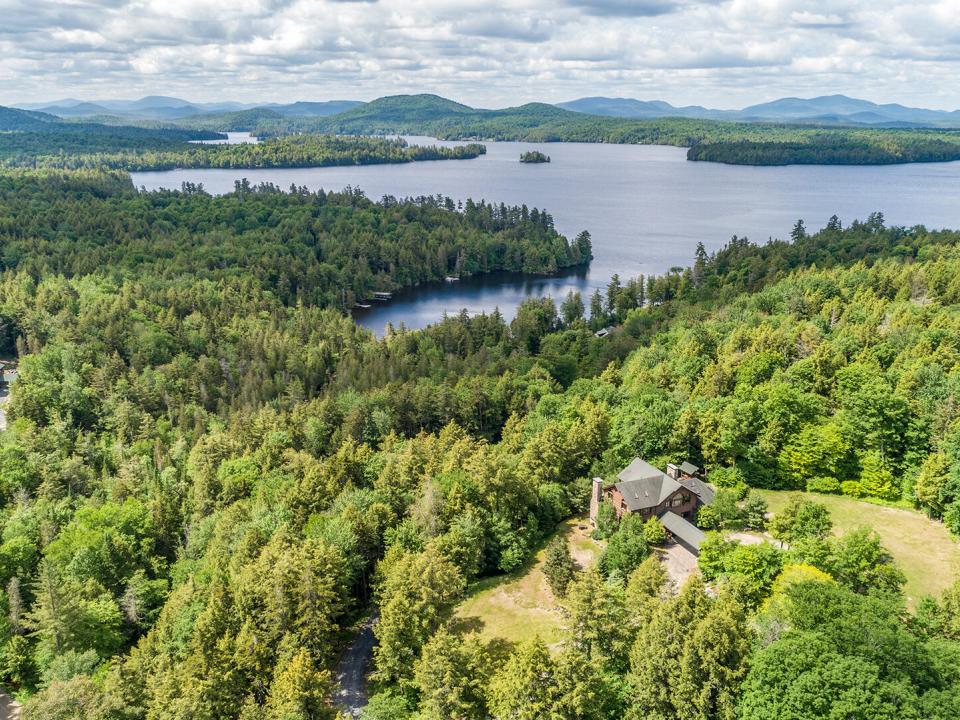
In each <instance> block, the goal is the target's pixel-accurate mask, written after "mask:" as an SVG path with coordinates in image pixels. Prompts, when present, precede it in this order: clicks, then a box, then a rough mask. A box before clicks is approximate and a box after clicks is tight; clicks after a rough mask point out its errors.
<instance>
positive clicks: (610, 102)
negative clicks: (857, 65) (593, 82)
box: [557, 95, 960, 128]
mask: <svg viewBox="0 0 960 720" xmlns="http://www.w3.org/2000/svg"><path fill="white" fill-rule="evenodd" d="M557 107H562V108H565V109H567V110H574V111H576V112H583V113H589V114H591V115H605V116H610V117H623V118H637V119H643V118H661V117H688V118H701V119H710V120H737V121H741V122H743V121H748V122H749V121H753V122H786V123H796V122H801V123H825V124H839V125H876V126H884V127H942V128H954V127H960V111H957V110H954V111H952V112H951V111H945V110H927V109H924V108H912V107H907V106H905V105H898V104H895V103H890V104H886V105H878V104H877V103H873V102H870V101H869V100H860V99H858V98H851V97H847V96H846V95H824V96H821V97H814V98H795V97H788V98H780V99H779V100H774V101H772V102H767V103H760V104H758V105H750V106H749V107H745V108H743V109H742V110H713V109H709V108H704V107H701V106H699V105H690V106H686V107H674V106H673V105H671V104H670V103H667V102H663V101H662V100H634V99H631V98H604V97H589V98H580V99H579V100H572V101H570V102H566V103H560V104H559V105H558V106H557Z"/></svg>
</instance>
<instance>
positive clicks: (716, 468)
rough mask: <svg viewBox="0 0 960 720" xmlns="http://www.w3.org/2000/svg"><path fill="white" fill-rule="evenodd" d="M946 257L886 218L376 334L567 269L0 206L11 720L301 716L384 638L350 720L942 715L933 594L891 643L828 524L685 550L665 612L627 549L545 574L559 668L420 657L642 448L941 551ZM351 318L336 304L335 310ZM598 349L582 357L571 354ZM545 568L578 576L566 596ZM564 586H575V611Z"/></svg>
mask: <svg viewBox="0 0 960 720" xmlns="http://www.w3.org/2000/svg"><path fill="white" fill-rule="evenodd" d="M958 243H960V234H958V233H955V232H946V231H943V232H930V231H927V230H926V229H925V228H922V227H915V228H909V229H907V228H888V227H886V226H885V224H884V222H883V218H882V216H880V215H879V214H877V215H874V216H871V217H870V218H869V219H868V220H867V221H866V222H855V223H853V224H851V225H850V226H849V227H847V228H842V227H841V223H840V221H839V220H838V219H834V220H832V221H831V222H830V224H829V225H828V226H827V227H826V228H825V229H823V230H822V231H820V232H817V233H813V234H810V233H807V231H806V229H805V228H804V227H803V225H802V224H801V223H798V224H797V226H796V227H795V228H794V229H793V232H792V233H791V238H790V240H789V241H783V242H774V243H769V244H766V245H762V246H758V245H755V244H752V243H750V242H749V241H747V240H745V239H741V238H734V239H733V240H732V241H731V243H730V244H729V245H728V246H727V247H726V248H725V249H723V250H721V251H719V252H717V253H715V254H714V255H711V256H708V255H707V254H706V253H705V252H703V250H702V248H701V249H700V250H699V251H698V253H697V256H696V257H695V258H694V262H693V264H692V265H691V267H690V268H687V269H685V270H677V271H674V272H671V273H668V274H667V275H664V276H658V277H651V278H635V279H632V280H624V281H621V280H620V279H619V278H614V279H613V280H612V281H611V283H610V285H609V287H608V288H607V291H606V293H597V294H596V295H595V296H593V297H591V298H581V297H579V296H578V295H576V294H571V295H570V296H568V297H567V298H566V299H565V300H564V301H563V302H562V303H561V304H560V306H559V307H558V306H556V305H555V304H554V303H553V301H551V300H549V299H532V300H528V301H527V302H525V303H524V304H523V305H522V306H521V308H520V309H519V311H518V313H517V316H516V317H515V318H514V319H513V320H511V321H510V322H507V321H506V320H505V319H504V318H503V317H502V316H500V315H499V314H497V313H494V314H492V315H481V316H476V317H470V316H468V315H467V314H466V313H464V314H462V315H458V316H455V317H449V318H446V319H445V320H444V321H442V322H440V323H438V324H437V325H435V326H433V327H430V328H427V329H425V330H422V331H416V332H411V331H406V330H403V329H402V328H398V329H395V330H394V331H393V332H389V333H388V334H387V336H386V337H385V338H384V339H383V340H376V339H375V338H373V337H372V336H371V335H370V334H369V333H367V332H366V331H364V330H362V329H361V328H359V327H358V326H357V325H356V324H354V323H353V322H352V321H351V320H350V319H349V317H347V316H345V315H344V314H343V313H342V311H341V310H340V308H342V307H343V306H344V305H345V304H349V303H350V302H351V299H352V297H362V296H363V293H365V292H367V291H369V290H371V289H374V288H392V287H397V286H402V285H406V284H410V283H413V282H416V281H418V280H424V279H430V278H431V277H434V276H436V275H442V274H444V273H445V272H449V271H450V270H451V269H454V268H455V267H456V266H457V265H458V264H461V265H462V266H463V268H464V269H466V270H467V271H471V270H473V271H480V270H483V269H490V268H493V267H506V266H508V265H511V266H515V267H522V268H529V269H539V270H541V271H548V270H550V269H552V268H553V267H555V266H559V265H560V264H563V263H571V262H574V261H584V260H586V259H588V258H589V256H590V243H589V236H587V235H582V236H581V237H579V238H577V239H576V240H575V241H573V242H568V241H567V240H566V239H564V238H563V237H561V236H559V235H558V234H557V233H556V232H555V230H554V229H553V227H552V221H551V219H550V216H549V214H548V213H546V212H544V211H543V210H528V209H526V208H509V207H504V206H491V205H489V204H486V203H472V202H471V203H467V204H465V205H464V206H463V207H462V208H461V207H457V206H456V205H455V204H454V203H453V202H452V201H447V200H446V199H443V198H421V199H418V200H404V201H400V200H395V199H393V198H384V199H383V200H381V201H380V202H372V201H370V200H368V199H367V198H365V197H364V196H363V195H362V194H361V193H359V192H358V191H346V192H342V193H323V192H319V193H309V192H307V191H305V190H302V189H297V188H292V189H291V192H288V193H283V192H280V191H279V190H277V189H276V188H272V187H269V186H267V187H260V188H251V187H249V186H247V185H245V184H243V183H240V184H238V187H237V188H236V191H235V192H234V193H231V194H229V195H226V196H223V197H220V198H212V197H210V196H209V195H207V194H205V193H203V192H202V189H200V188H195V187H186V188H184V189H183V190H182V191H180V192H159V193H136V192H134V191H133V189H132V187H130V185H129V181H128V180H127V179H125V178H124V177H123V176H120V175H115V174H109V173H100V172H96V173H94V172H44V173H41V172H28V171H16V172H6V173H4V174H2V175H0V247H2V253H3V254H2V259H3V266H4V272H3V275H2V277H0V328H2V330H0V346H2V348H3V351H4V352H5V353H7V354H8V355H16V356H17V357H18V360H19V369H20V375H19V379H18V380H17V382H16V385H15V386H14V391H13V395H12V398H11V400H10V401H9V403H8V405H7V406H6V410H7V417H8V420H9V427H8V429H7V430H5V431H3V432H2V433H0V481H2V482H0V503H2V510H0V586H2V593H0V602H2V606H3V610H4V612H3V613H0V618H2V619H0V648H2V652H0V655H2V657H0V675H2V678H0V679H2V681H3V683H4V684H5V685H6V686H7V687H9V688H11V689H13V690H15V691H17V692H20V693H21V694H23V695H24V696H25V697H26V696H30V699H29V700H28V701H27V704H26V707H25V717H26V718H27V720H39V719H41V718H42V719H43V720H67V719H68V718H69V719H73V718H95V719H96V720H175V719H176V720H181V719H182V718H188V717H189V718H196V719H210V720H213V719H220V718H223V719H226V718H243V719H244V720H254V719H263V720H268V719H269V720H274V719H276V718H283V719H284V720H292V719H297V720H317V719H318V718H325V717H331V718H332V717H333V716H334V714H335V711H334V709H333V707H332V705H331V704H330V698H331V693H332V683H333V679H332V676H331V668H332V666H333V663H334V661H335V658H336V656H337V653H338V651H339V649H340V648H342V647H343V645H344V643H345V642H346V641H347V639H348V638H349V629H350V628H351V626H352V625H353V623H354V622H355V621H356V619H357V618H358V617H360V616H362V615H363V614H365V613H366V612H368V610H369V609H370V607H371V603H374V604H375V605H376V606H377V607H378V608H379V612H380V622H379V624H378V626H377V635H378V639H379V646H378V649H377V653H376V658H375V665H376V667H375V671H376V672H375V680H376V685H375V687H374V690H375V694H374V696H373V698H372V702H371V705H370V707H369V708H368V710H367V712H366V717H367V718H369V719H370V720H388V719H397V720H399V719H401V718H413V717H418V718H432V719H436V720H440V719H441V718H444V719H446V718H487V717H497V718H507V717H510V718H530V720H534V718H537V719H539V718H543V717H557V718H597V719H600V718H609V719H611V720H613V719H614V718H636V719H637V720H640V718H651V717H656V718H678V719H679V718H691V717H692V718H703V719H707V718H711V719H712V718H723V719H726V718H740V719H741V720H761V719H766V718H771V717H777V718H788V719H796V720H801V719H803V720H810V719H814V720H816V719H817V718H824V720H826V719H827V718H831V719H832V718H837V717H862V718H871V719H886V718H890V720H893V719H894V718H917V719H919V718H926V719H934V720H936V719H940V718H942V719H943V720H947V718H955V717H957V714H958V712H960V677H958V675H957V668H958V667H960V629H958V627H957V623H956V616H957V611H958V608H960V585H958V586H957V587H955V588H953V589H952V590H950V591H948V592H947V593H946V594H945V595H944V597H943V598H940V599H933V598H930V599H925V600H923V601H921V602H920V603H919V604H918V605H917V606H916V607H915V608H914V609H913V610H912V611H910V612H908V611H907V610H906V607H905V601H904V598H903V595H902V589H901V588H902V575H901V574H900V573H899V571H898V570H897V568H896V567H895V566H894V565H893V564H892V562H891V560H890V556H889V553H887V552H886V551H885V549H884V548H883V547H882V546H880V545H879V543H878V542H877V539H876V537H875V536H872V535H870V534H869V533H867V532H854V533H849V534H847V535H844V536H841V537H838V538H831V537H829V536H828V534H829V527H830V525H829V518H828V517H824V512H823V510H822V508H820V507H817V506H816V504H803V503H795V505H794V506H793V507H792V508H791V509H790V511H789V512H783V513H778V515H777V516H776V517H775V521H776V522H775V524H774V525H772V526H771V528H770V530H771V532H773V533H774V534H775V536H776V537H778V538H783V539H785V540H786V541H787V543H788V545H789V549H786V550H785V549H780V548H778V547H774V546H772V545H769V544H768V545H758V546H738V545H735V544H729V543H727V542H726V541H724V540H722V539H721V538H720V537H719V536H716V537H713V536H711V538H710V540H709V542H708V543H707V546H706V547H705V551H704V553H703V554H702V559H701V563H702V566H703V574H704V577H705V579H706V580H707V581H709V582H710V583H711V585H712V586H713V587H714V588H715V589H716V591H717V592H711V593H709V594H708V593H707V592H706V591H705V587H704V585H703V583H702V582H700V581H699V580H693V581H691V582H690V583H688V584H687V585H686V586H685V587H683V588H678V590H679V594H676V595H674V594H672V593H670V592H669V588H668V584H667V582H666V580H665V578H664V576H663V574H662V570H661V569H660V566H659V564H658V563H656V562H652V561H644V558H645V557H646V556H647V554H648V547H649V545H650V544H654V543H656V542H658V538H657V534H656V532H653V530H655V528H653V529H651V530H650V531H648V529H647V528H644V527H640V528H638V527H637V524H636V523H633V522H630V521H625V522H623V523H620V524H619V526H617V525H616V524H615V523H607V524H605V527H604V528H602V534H604V535H605V536H607V541H606V542H607V545H606V547H607V549H606V551H605V553H604V556H603V557H602V558H601V562H600V563H599V564H598V567H597V568H596V569H595V570H590V571H584V572H573V571H572V569H571V568H570V567H569V560H568V559H565V557H564V554H563V553H554V555H555V556H556V562H555V563H554V565H555V566H556V567H557V568H560V571H559V572H557V573H555V575H556V577H557V578H560V580H559V581H558V582H557V584H556V590H555V591H556V592H557V593H558V594H560V595H564V597H565V600H564V602H565V605H566V607H567V611H566V613H567V614H566V617H567V622H568V625H569V628H570V638H571V640H570V642H568V643H565V644H564V645H563V647H561V648H552V649H551V648H547V647H546V646H544V645H543V644H542V643H538V642H533V643H528V644H522V645H519V646H517V647H509V646H504V645H503V644H499V645H497V644H487V643H483V642H481V641H480V640H479V639H478V638H477V637H476V636H472V635H465V636H464V635H461V634H459V633H458V632H456V631H455V629H453V628H451V627H449V626H448V625H447V624H446V619H447V617H448V616H449V613H450V611H451V609H452V608H453V606H454V605H455V604H456V603H457V601H458V599H459V598H460V597H461V596H462V594H463V592H464V589H465V587H466V585H467V583H469V582H471V581H472V580H474V579H476V578H478V577H481V576H487V575H492V574H497V573H502V572H505V571H510V570H514V569H516V568H518V567H520V566H521V565H523V563H525V562H526V561H527V560H528V558H529V557H530V555H531V553H532V552H533V550H534V549H536V548H537V547H538V546H539V544H540V543H541V542H542V541H543V540H544V539H545V538H547V537H548V536H549V535H550V534H551V533H552V532H553V529H554V527H555V526H556V524H557V522H559V521H560V520H562V519H563V518H566V517H568V516H570V515H571V514H573V513H578V512H581V511H582V510H583V507H584V503H585V501H586V498H587V490H588V486H589V478H590V477H591V476H592V475H594V474H601V475H609V474H610V473H613V472H616V471H617V470H619V469H620V467H621V466H622V464H623V462H624V460H625V459H627V458H629V457H632V456H633V455H634V454H638V455H642V456H644V457H646V458H647V459H649V460H651V461H654V462H661V461H663V460H678V459H688V458H689V459H691V460H693V461H695V462H698V463H701V464H703V465H706V466H707V467H708V469H709V470H710V471H711V477H712V478H713V479H714V482H716V483H717V484H718V485H719V486H721V490H722V493H723V495H722V497H724V498H725V500H723V501H722V502H718V503H716V505H717V507H716V510H715V513H714V515H715V517H714V522H715V523H716V525H717V526H718V527H733V526H736V525H737V524H738V523H739V524H746V525H750V526H756V525H758V524H763V523H764V522H765V520H764V517H763V508H762V506H761V504H760V503H758V502H757V501H756V499H755V498H754V497H752V494H751V493H750V492H749V491H748V486H751V485H752V486H759V487H778V488H797V489H804V488H808V489H816V490H819V491H822V492H842V493H847V494H851V495H857V496H872V497H873V498H876V499H877V500H878V501H887V502H894V501H898V502H901V503H904V504H915V505H917V506H919V507H921V508H923V509H924V510H926V511H927V512H928V513H930V514H931V515H932V516H935V517H941V516H942V517H944V518H945V519H946V521H947V524H948V525H950V526H951V527H952V528H953V529H954V530H955V531H956V530H960V443H958V441H957V438H958V435H957V433H958V429H960V423H958V421H957V417H956V408H957V407H958V404H957V387H958V379H960V362H958V360H957V358H958V357H960V355H958V353H960V324H958V320H960V315H958V310H957V308H958V307H960V294H958V293H960V285H958V281H957V278H958V277H960V247H958ZM341 288H346V289H347V291H348V292H347V296H346V298H344V297H343V295H342V291H341ZM609 325H614V326H616V329H615V330H614V331H613V333H612V334H610V335H609V336H607V337H603V338H599V337H596V336H595V335H594V330H595V329H597V328H599V327H606V326H609ZM564 568H566V570H564ZM564 578H565V579H564Z"/></svg>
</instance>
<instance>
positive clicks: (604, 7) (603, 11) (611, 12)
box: [566, 0, 681, 17]
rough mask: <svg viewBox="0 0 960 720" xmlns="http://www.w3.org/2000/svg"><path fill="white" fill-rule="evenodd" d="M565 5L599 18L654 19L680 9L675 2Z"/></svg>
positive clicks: (575, 0)
mask: <svg viewBox="0 0 960 720" xmlns="http://www.w3.org/2000/svg"><path fill="white" fill-rule="evenodd" d="M566 4H567V5H568V6H570V7H575V8H579V9H580V10H583V11H584V12H585V13H587V14H589V15H599V16H601V17H654V16H656V15H665V14H666V13H670V12H674V11H675V10H677V9H678V8H680V7H681V3H680V2H676V1H675V0H566Z"/></svg>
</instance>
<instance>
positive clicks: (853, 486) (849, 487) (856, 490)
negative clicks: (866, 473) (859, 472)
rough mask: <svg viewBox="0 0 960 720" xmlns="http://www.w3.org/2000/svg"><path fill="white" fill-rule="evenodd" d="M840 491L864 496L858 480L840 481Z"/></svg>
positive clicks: (852, 495)
mask: <svg viewBox="0 0 960 720" xmlns="http://www.w3.org/2000/svg"><path fill="white" fill-rule="evenodd" d="M840 492H842V493H843V494H844V495H849V496H850V497H863V489H862V488H861V487H860V483H858V482H857V481H856V480H844V481H843V482H842V483H840Z"/></svg>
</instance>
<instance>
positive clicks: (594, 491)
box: [590, 477, 603, 527]
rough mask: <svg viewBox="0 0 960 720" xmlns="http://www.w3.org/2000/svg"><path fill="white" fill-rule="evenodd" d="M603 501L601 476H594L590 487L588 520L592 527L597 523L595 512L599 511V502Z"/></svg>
mask: <svg viewBox="0 0 960 720" xmlns="http://www.w3.org/2000/svg"><path fill="white" fill-rule="evenodd" d="M602 502H603V478H598V477H595V478H594V479H593V485H592V486H591V487H590V522H592V523H593V525H594V527H596V524H597V514H598V513H599V512H600V503H602Z"/></svg>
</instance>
